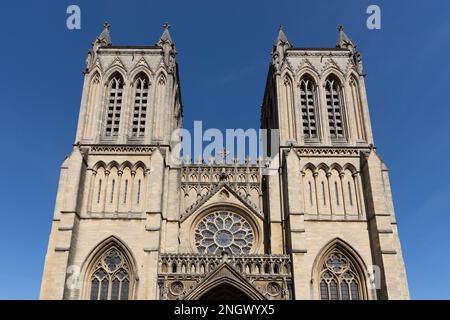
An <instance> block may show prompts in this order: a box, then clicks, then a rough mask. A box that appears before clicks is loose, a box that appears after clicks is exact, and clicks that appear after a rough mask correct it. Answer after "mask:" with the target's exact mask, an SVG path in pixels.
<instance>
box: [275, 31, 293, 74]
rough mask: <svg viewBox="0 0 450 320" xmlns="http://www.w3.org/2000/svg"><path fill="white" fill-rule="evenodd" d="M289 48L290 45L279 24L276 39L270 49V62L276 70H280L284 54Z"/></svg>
mask: <svg viewBox="0 0 450 320" xmlns="http://www.w3.org/2000/svg"><path fill="white" fill-rule="evenodd" d="M290 48H292V45H291V43H290V42H289V40H288V38H287V37H286V35H285V34H284V31H283V27H282V26H281V25H280V26H279V27H278V36H277V40H276V41H275V44H274V45H273V49H272V64H273V66H274V67H275V70H276V71H277V72H279V71H280V70H281V67H282V66H283V63H284V59H285V56H286V51H287V50H288V49H290Z"/></svg>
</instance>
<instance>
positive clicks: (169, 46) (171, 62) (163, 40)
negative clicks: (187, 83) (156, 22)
mask: <svg viewBox="0 0 450 320" xmlns="http://www.w3.org/2000/svg"><path fill="white" fill-rule="evenodd" d="M163 28H164V31H163V33H162V35H161V37H160V38H159V40H158V42H157V43H156V45H157V46H158V47H161V48H162V49H163V52H164V65H165V66H166V68H167V71H168V72H169V73H172V72H174V70H175V66H176V62H175V55H176V49H175V44H174V43H173V41H172V38H171V36H170V32H169V28H170V24H168V23H165V24H164V25H163Z"/></svg>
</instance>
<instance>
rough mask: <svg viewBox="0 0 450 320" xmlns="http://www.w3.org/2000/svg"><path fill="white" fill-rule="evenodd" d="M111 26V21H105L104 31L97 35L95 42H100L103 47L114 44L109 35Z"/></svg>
mask: <svg viewBox="0 0 450 320" xmlns="http://www.w3.org/2000/svg"><path fill="white" fill-rule="evenodd" d="M110 27H111V25H110V24H109V22H108V21H105V23H104V24H103V31H102V33H100V35H99V36H98V37H97V39H95V42H98V43H100V44H101V45H100V46H101V47H103V46H110V45H112V42H111V37H110V35H109V28H110Z"/></svg>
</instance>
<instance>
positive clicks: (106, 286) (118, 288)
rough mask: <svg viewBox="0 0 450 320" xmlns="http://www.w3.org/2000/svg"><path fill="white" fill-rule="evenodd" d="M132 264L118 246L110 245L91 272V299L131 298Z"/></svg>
mask: <svg viewBox="0 0 450 320" xmlns="http://www.w3.org/2000/svg"><path fill="white" fill-rule="evenodd" d="M131 275H132V273H131V270H130V264H129V262H128V260H127V259H126V257H125V255H124V254H123V253H122V252H121V250H119V249H118V248H117V247H115V246H112V247H109V248H108V249H107V250H106V251H105V252H104V253H103V254H102V255H101V256H100V257H99V258H98V259H97V260H96V261H95V264H94V268H93V270H92V272H91V274H90V279H89V281H90V291H89V298H90V299H91V300H129V299H130V293H131V284H132V282H131V281H132V276H131Z"/></svg>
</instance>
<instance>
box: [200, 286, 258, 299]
mask: <svg viewBox="0 0 450 320" xmlns="http://www.w3.org/2000/svg"><path fill="white" fill-rule="evenodd" d="M198 300H252V298H251V297H249V296H248V295H247V294H246V293H245V292H243V291H242V290H240V289H238V288H236V287H234V286H232V285H230V284H227V283H225V284H221V285H218V286H216V287H215V288H212V289H210V290H209V291H207V292H205V293H204V294H203V295H201V296H200V297H199V298H198Z"/></svg>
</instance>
